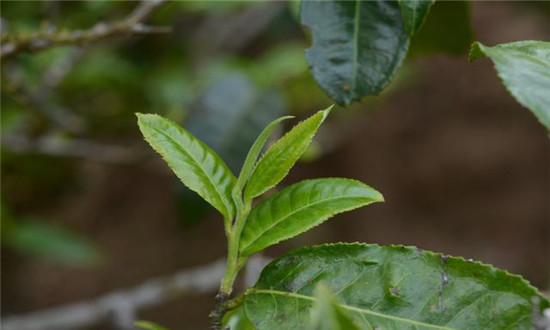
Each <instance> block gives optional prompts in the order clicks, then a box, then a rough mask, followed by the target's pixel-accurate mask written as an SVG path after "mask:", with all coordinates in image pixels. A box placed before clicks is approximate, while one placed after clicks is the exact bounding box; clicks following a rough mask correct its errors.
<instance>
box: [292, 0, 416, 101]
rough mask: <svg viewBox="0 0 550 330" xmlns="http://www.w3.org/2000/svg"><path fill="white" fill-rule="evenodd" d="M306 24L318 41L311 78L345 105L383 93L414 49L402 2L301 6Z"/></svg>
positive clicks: (312, 52) (311, 59)
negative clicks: (407, 54)
mask: <svg viewBox="0 0 550 330" xmlns="http://www.w3.org/2000/svg"><path fill="white" fill-rule="evenodd" d="M301 21H302V24H303V25H306V26H308V27H309V28H310V30H311V33H312V37H313V46H312V48H310V49H308V50H307V51H306V59H307V61H308V63H309V66H310V69H311V73H312V74H313V77H314V78H315V80H316V81H317V83H318V84H319V85H320V86H321V88H322V89H323V90H324V91H325V92H326V93H327V94H328V95H329V96H330V98H331V99H333V100H334V101H336V102H337V103H338V104H342V105H348V104H350V103H352V102H354V101H359V100H360V99H361V98H362V97H363V96H365V95H376V94H378V93H379V92H381V91H382V90H383V89H384V88H385V87H386V86H387V85H388V83H389V82H390V80H391V79H392V77H393V75H394V74H395V72H396V71H397V69H398V68H399V66H400V65H401V62H402V61H403V58H404V57H405V54H406V52H407V49H408V47H409V36H408V34H407V32H406V31H405V28H404V26H403V20H402V18H401V10H400V9H399V5H398V3H397V1H387V0H372V1H361V0H354V1H302V10H301Z"/></svg>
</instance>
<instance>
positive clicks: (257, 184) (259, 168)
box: [245, 107, 332, 200]
mask: <svg viewBox="0 0 550 330" xmlns="http://www.w3.org/2000/svg"><path fill="white" fill-rule="evenodd" d="M331 108H332V107H331ZM331 108H328V109H327V110H322V111H319V112H317V113H316V114H315V115H313V116H311V117H310V118H308V119H306V120H304V121H303V122H301V123H299V124H298V125H296V126H295V127H294V128H293V129H292V130H290V132H288V133H287V134H286V135H285V136H283V137H282V138H281V139H280V140H278V141H277V142H275V143H274V144H273V146H271V148H269V150H267V152H266V153H265V154H264V155H263V157H262V158H261V159H260V160H259V161H258V163H257V164H256V167H255V168H254V170H253V172H252V174H251V176H250V180H249V182H248V184H247V185H246V189H245V199H247V200H251V199H252V198H254V197H256V196H259V195H261V194H263V193H264V192H266V191H267V190H268V189H270V188H272V187H274V186H275V185H276V184H277V183H279V182H280V181H281V180H282V179H283V178H284V177H285V176H286V175H287V173H288V171H289V170H290V169H291V168H292V166H294V164H295V163H296V161H298V159H299V158H300V156H301V155H302V154H303V153H304V152H305V151H306V149H307V147H308V146H309V144H310V143H311V139H312V138H313V136H314V135H315V133H316V132H317V130H318V129H319V126H321V124H322V123H323V121H324V120H325V118H326V117H327V115H328V113H329V112H330V109H331Z"/></svg>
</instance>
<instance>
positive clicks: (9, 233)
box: [2, 219, 101, 266]
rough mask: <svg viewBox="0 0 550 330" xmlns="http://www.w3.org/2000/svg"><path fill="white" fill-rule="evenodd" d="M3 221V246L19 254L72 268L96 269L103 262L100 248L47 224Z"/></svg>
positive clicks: (80, 237) (26, 221) (32, 221)
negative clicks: (68, 265) (34, 256)
mask: <svg viewBox="0 0 550 330" xmlns="http://www.w3.org/2000/svg"><path fill="white" fill-rule="evenodd" d="M2 220H3V221H2V226H3V228H2V240H3V243H4V244H6V245H8V246H10V247H11V248H13V249H15V250H17V251H20V252H22V253H25V254H29V255H36V256H41V257H45V258H48V259H51V260H55V261H58V262H63V263H67V264H71V265H80V266H94V265H97V264H98V263H99V262H100V261H101V254H100V251H99V249H98V247H97V246H96V245H95V244H93V243H92V242H91V241H89V240H88V239H86V238H84V237H82V236H80V235H78V234H76V233H73V232H70V231H68V230H65V229H63V228H60V227H57V226H53V225H50V224H47V223H44V222H43V221H37V220H17V221H15V220H13V221H9V223H4V220H5V219H2Z"/></svg>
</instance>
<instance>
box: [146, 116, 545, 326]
mask: <svg viewBox="0 0 550 330" xmlns="http://www.w3.org/2000/svg"><path fill="white" fill-rule="evenodd" d="M329 112H330V108H329V109H326V110H323V111H319V112H318V113H316V114H315V115H313V116H311V117H310V118H308V119H306V120H304V121H303V122H301V123H299V124H298V125H296V126H295V127H294V128H293V129H292V130H290V131H289V132H288V133H287V134H286V135H285V136H283V137H282V138H281V139H279V140H278V141H277V142H275V143H274V144H273V145H272V146H271V147H270V148H268V149H267V151H266V152H265V153H264V154H263V156H261V157H259V156H260V153H261V151H262V149H263V148H264V146H265V144H266V141H267V140H268V138H269V136H270V134H271V132H272V131H273V129H274V128H275V127H276V126H277V125H278V124H279V123H280V122H281V121H283V120H285V119H288V118H289V117H282V118H279V119H277V120H275V121H273V122H272V123H271V124H269V125H268V126H267V127H266V128H265V129H264V130H263V132H262V133H261V134H260V135H259V137H258V138H257V139H256V141H255V142H254V144H253V145H252V147H251V149H250V151H249V153H248V155H247V157H246V160H245V162H244V164H243V166H242V169H241V171H240V174H239V175H238V177H235V175H233V173H231V171H230V170H229V168H228V167H227V165H226V164H225V163H224V162H223V160H222V159H221V158H220V157H219V156H218V155H217V154H216V153H215V152H214V151H212V149H210V148H209V147H208V146H207V145H205V144H204V143H202V142H201V141H199V140H198V139H196V138H195V137H194V136H193V135H191V134H190V133H189V132H187V131H186V130H184V129H183V128H181V127H179V126H178V125H177V124H175V123H173V122H172V121H170V120H168V119H165V118H163V117H161V116H158V115H154V114H138V124H139V127H140V129H141V132H142V133H143V136H144V137H145V139H146V140H147V142H149V144H150V145H151V146H152V147H153V149H155V150H156V151H157V152H158V153H159V154H160V155H161V156H162V157H163V158H164V160H165V161H166V162H167V163H168V165H169V166H170V167H171V169H172V170H173V171H174V173H175V174H176V175H177V176H178V178H179V179H180V180H181V181H182V182H183V183H184V184H185V185H186V186H187V187H189V188H190V189H192V190H193V191H195V192H196V193H197V194H199V195H200V196H201V197H202V198H204V199H205V200H206V201H207V202H209V203H210V204H211V205H212V206H213V207H214V208H216V209H217V210H218V211H219V212H220V213H221V214H222V216H223V219H224V226H225V234H226V236H227V244H228V247H227V268H226V272H225V275H224V277H223V279H222V281H221V285H220V289H219V293H218V295H217V296H216V307H215V310H214V311H213V312H212V314H211V319H212V325H213V328H214V329H221V328H222V327H225V326H227V327H230V328H231V329H302V328H311V329H388V328H390V329H452V328H461V329H501V328H505V327H513V328H518V329H529V328H530V327H531V314H532V304H531V300H532V299H533V298H535V299H538V300H539V301H540V302H541V303H540V305H539V306H540V307H541V308H546V307H547V306H548V301H547V300H546V299H545V298H544V297H543V296H542V295H541V294H540V293H539V292H538V291H537V290H536V289H535V288H534V287H532V286H530V285H529V283H527V282H526V281H525V280H523V279H522V278H521V277H519V276H516V275H510V274H508V273H507V272H505V271H503V270H499V269H496V268H494V267H492V266H489V265H484V264H481V263H479V262H474V261H472V260H464V259H462V258H456V257H449V256H445V255H442V254H437V253H433V252H428V251H423V250H421V249H418V248H415V247H407V246H398V245H390V246H378V245H372V244H361V243H351V244H350V243H336V244H325V245H319V246H314V247H306V248H302V249H299V250H297V251H294V252H291V253H288V254H286V255H284V256H282V257H280V258H278V259H276V260H274V261H273V262H271V263H270V264H269V265H267V266H266V267H265V268H264V269H263V271H262V274H261V276H260V279H259V280H258V282H257V283H256V285H255V286H254V287H253V288H249V289H247V290H246V291H245V292H244V293H240V294H237V295H233V291H234V290H233V287H234V283H235V280H236V278H237V275H238V274H239V271H240V270H241V269H242V268H243V267H244V266H245V265H246V261H247V259H248V257H250V256H251V255H252V254H254V253H257V252H260V251H262V250H264V249H265V248H267V247H269V246H271V245H273V244H276V243H278V242H280V241H282V240H285V239H289V238H291V237H294V236H296V235H299V234H301V233H303V232H305V231H307V230H309V229H311V228H312V227H314V226H316V225H319V224H320V223H322V222H324V221H326V220H327V219H328V218H330V217H332V216H334V215H335V214H337V213H341V212H344V211H349V210H352V209H355V208H358V207H361V206H365V205H368V204H371V203H376V202H382V201H383V200H384V199H383V197H382V195H381V194H380V193H379V192H378V191H376V190H375V189H373V188H371V187H369V186H367V185H366V184H364V183H361V182H359V181H355V180H351V179H342V178H321V179H312V180H305V181H302V182H299V183H296V184H293V185H290V186H289V187H286V188H284V189H282V190H280V191H278V192H276V193H274V194H272V195H271V196H269V197H267V198H265V199H264V200H262V201H260V202H259V203H257V204H255V205H254V204H253V201H254V199H255V198H257V197H259V196H261V195H262V194H264V193H265V192H266V191H268V190H269V189H271V188H273V187H274V186H276V185H277V184H278V183H279V182H280V181H281V180H282V179H283V178H284V177H285V176H286V174H287V173H288V171H289V170H290V169H291V167H292V166H293V165H294V164H295V163H296V161H297V160H298V159H299V158H300V156H301V155H302V154H303V153H304V151H305V150H306V149H307V147H308V145H309V144H310V142H311V140H312V138H313V136H314V135H315V133H316V131H317V130H318V129H319V127H320V125H321V124H322V123H323V121H324V120H325V118H326V117H327V115H328V114H329ZM258 158H259V159H258ZM537 313H538V311H537ZM148 327H152V326H151V325H148Z"/></svg>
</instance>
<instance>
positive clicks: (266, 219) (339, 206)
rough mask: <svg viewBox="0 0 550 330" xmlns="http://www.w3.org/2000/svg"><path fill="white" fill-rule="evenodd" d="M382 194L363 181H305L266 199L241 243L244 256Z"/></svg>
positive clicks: (248, 223) (253, 214)
mask: <svg viewBox="0 0 550 330" xmlns="http://www.w3.org/2000/svg"><path fill="white" fill-rule="evenodd" d="M383 200H384V198H383V197H382V195H381V194H380V193H379V192H378V191H376V190H374V189H373V188H371V187H369V186H367V185H366V184H364V183H361V182H359V181H355V180H350V179H341V178H324V179H314V180H305V181H302V182H299V183H296V184H293V185H291V186H289V187H287V188H285V189H283V190H281V191H280V192H278V193H276V194H274V195H273V196H271V197H269V198H267V199H265V200H263V201H262V202H261V203H259V204H258V205H257V206H256V207H254V208H253V209H252V211H250V214H249V215H248V218H247V220H246V224H245V227H244V229H243V232H242V235H241V240H240V251H241V254H242V255H243V256H248V255H251V254H253V253H255V252H258V251H261V250H263V249H265V248H266V247H268V246H270V245H273V244H275V243H278V242H280V241H282V240H285V239H289V238H291V237H294V236H297V235H299V234H301V233H303V232H305V231H307V230H309V229H311V228H312V227H314V226H317V225H319V224H321V223H322V222H324V221H326V220H327V219H329V218H330V217H332V216H334V215H335V214H337V213H341V212H345V211H349V210H353V209H355V208H358V207H361V206H364V205H368V204H371V203H375V202H381V201H383Z"/></svg>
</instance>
